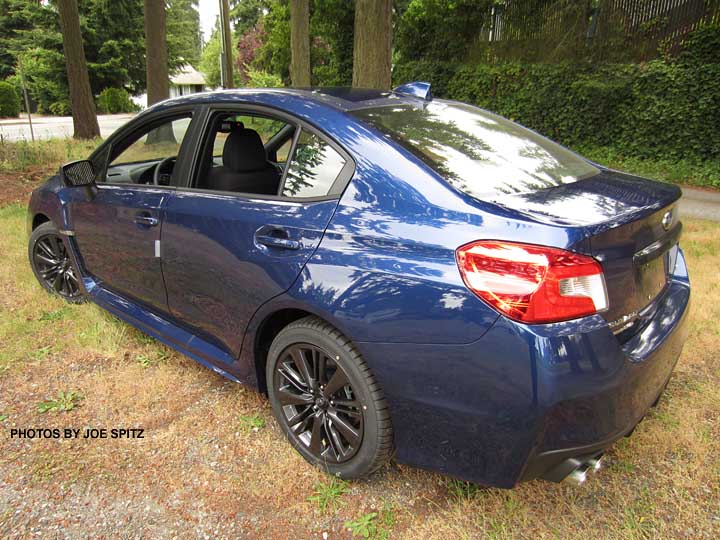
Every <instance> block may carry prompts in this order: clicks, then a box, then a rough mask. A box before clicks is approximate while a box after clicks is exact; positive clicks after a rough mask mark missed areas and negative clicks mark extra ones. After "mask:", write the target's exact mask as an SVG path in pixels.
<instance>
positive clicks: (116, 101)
mask: <svg viewBox="0 0 720 540" xmlns="http://www.w3.org/2000/svg"><path fill="white" fill-rule="evenodd" d="M97 104H98V111H99V112H101V113H103V114H117V113H129V112H135V111H137V110H138V106H137V105H136V104H135V103H133V101H132V100H131V99H130V94H128V93H127V90H125V89H124V88H106V89H105V90H103V91H102V92H100V95H99V96H98V99H97Z"/></svg>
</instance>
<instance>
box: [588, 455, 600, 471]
mask: <svg viewBox="0 0 720 540" xmlns="http://www.w3.org/2000/svg"><path fill="white" fill-rule="evenodd" d="M587 464H588V467H589V468H590V470H592V472H598V471H599V470H600V469H602V458H601V457H599V458H595V459H591V460H590V461H588V462H587Z"/></svg>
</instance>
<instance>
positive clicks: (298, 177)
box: [282, 130, 346, 198]
mask: <svg viewBox="0 0 720 540" xmlns="http://www.w3.org/2000/svg"><path fill="white" fill-rule="evenodd" d="M345 163H346V162H345V159H344V158H343V157H342V156H341V155H340V154H339V153H338V152H336V151H335V150H334V149H333V147H332V146H330V145H329V144H328V143H327V142H325V141H323V140H322V139H321V138H320V137H318V136H316V135H313V134H312V133H310V132H308V131H305V130H303V131H301V132H300V136H299V137H298V141H297V145H296V147H295V154H294V155H293V158H292V159H291V160H290V164H289V165H288V170H287V175H286V177H285V184H284V186H283V191H282V194H283V196H285V197H294V198H307V197H324V196H325V195H327V194H328V193H329V192H330V188H331V187H332V185H333V183H334V182H335V179H336V178H337V177H338V175H339V174H340V171H342V169H343V167H345Z"/></svg>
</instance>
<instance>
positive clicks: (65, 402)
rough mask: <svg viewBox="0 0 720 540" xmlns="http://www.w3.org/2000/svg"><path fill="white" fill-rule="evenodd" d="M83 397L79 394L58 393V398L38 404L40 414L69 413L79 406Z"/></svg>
mask: <svg viewBox="0 0 720 540" xmlns="http://www.w3.org/2000/svg"><path fill="white" fill-rule="evenodd" d="M80 400H82V396H81V395H80V394H78V393H77V392H72V391H70V392H58V395H57V398H55V399H50V400H48V401H42V402H40V403H38V407H37V410H38V412H39V413H46V412H51V411H55V412H68V411H72V410H73V409H74V408H75V407H77V406H78V404H79V402H80Z"/></svg>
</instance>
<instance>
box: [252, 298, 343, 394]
mask: <svg viewBox="0 0 720 540" xmlns="http://www.w3.org/2000/svg"><path fill="white" fill-rule="evenodd" d="M310 316H312V317H317V318H318V319H320V320H321V321H323V322H325V323H327V324H329V325H330V326H332V327H333V328H336V329H337V330H338V332H340V333H341V334H343V335H344V336H345V337H347V338H348V339H351V338H350V337H349V336H348V335H347V334H346V333H345V332H343V330H342V328H340V327H338V325H337V324H335V323H334V322H333V321H332V320H328V318H327V317H323V316H322V315H321V314H319V313H317V312H315V311H314V310H312V311H311V310H308V309H305V307H304V306H295V305H284V306H282V307H281V306H277V308H276V309H273V310H272V311H270V312H269V313H264V314H263V316H262V320H261V322H260V323H259V324H258V325H257V327H256V330H255V332H254V336H253V341H252V344H253V346H252V359H251V361H252V365H253V368H254V376H255V381H256V386H257V390H258V391H259V392H261V393H263V394H266V395H267V381H266V380H265V366H266V364H267V355H268V352H269V350H270V345H271V344H272V342H273V340H274V339H275V337H276V336H277V335H278V334H279V333H280V332H281V331H282V330H283V329H284V328H285V327H286V326H288V325H289V324H291V323H293V322H295V321H297V320H299V319H302V318H304V317H310ZM248 352H250V351H248Z"/></svg>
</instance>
